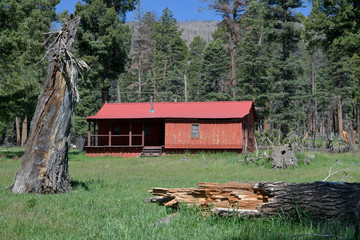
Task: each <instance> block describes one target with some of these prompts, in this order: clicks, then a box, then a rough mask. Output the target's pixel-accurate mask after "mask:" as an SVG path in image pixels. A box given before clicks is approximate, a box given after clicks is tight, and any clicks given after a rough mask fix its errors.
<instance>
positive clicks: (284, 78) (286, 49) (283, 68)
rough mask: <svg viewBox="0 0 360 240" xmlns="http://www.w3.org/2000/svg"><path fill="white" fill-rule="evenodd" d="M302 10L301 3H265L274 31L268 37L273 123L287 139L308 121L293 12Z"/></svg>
mask: <svg viewBox="0 0 360 240" xmlns="http://www.w3.org/2000/svg"><path fill="white" fill-rule="evenodd" d="M301 6H302V1H301V0H285V1H278V0H267V1H266V7H267V8H268V9H269V11H270V12H269V13H270V15H269V17H270V19H271V20H273V30H272V32H271V33H269V40H270V41H271V48H272V49H273V51H272V58H271V68H270V72H269V77H270V79H269V80H270V81H271V83H272V89H271V91H272V93H271V95H270V96H271V99H270V106H271V121H272V122H273V123H274V124H275V125H277V126H278V128H280V130H281V132H282V133H283V135H284V136H287V134H288V133H289V132H290V131H292V130H294V129H295V128H296V127H297V123H298V122H299V121H301V120H303V119H304V118H305V115H304V109H301V108H300V107H299V106H301V103H302V102H301V100H302V97H304V82H305V78H304V75H303V71H304V69H303V64H302V62H301V56H299V55H298V53H299V52H298V47H299V42H300V39H301V35H300V29H299V27H296V25H295V24H296V22H297V19H296V16H295V14H294V11H293V10H294V9H296V8H299V7H301Z"/></svg>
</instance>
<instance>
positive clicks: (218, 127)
mask: <svg viewBox="0 0 360 240" xmlns="http://www.w3.org/2000/svg"><path fill="white" fill-rule="evenodd" d="M192 124H199V137H198V138H192V136H191V126H192ZM241 133H242V124H241V122H240V120H238V121H205V120H198V121H193V120H187V121H186V120H184V121H181V120H167V121H166V123H165V148H166V149H187V148H188V149H241V148H242V144H241Z"/></svg>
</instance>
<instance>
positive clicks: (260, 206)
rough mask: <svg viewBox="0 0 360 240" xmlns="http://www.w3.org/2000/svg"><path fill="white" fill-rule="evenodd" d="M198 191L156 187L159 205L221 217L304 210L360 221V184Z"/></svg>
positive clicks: (209, 186) (231, 185)
mask: <svg viewBox="0 0 360 240" xmlns="http://www.w3.org/2000/svg"><path fill="white" fill-rule="evenodd" d="M197 186H198V187H197V188H158V187H156V188H153V189H152V190H150V191H149V192H150V193H152V194H153V195H155V196H158V197H153V198H148V199H146V200H145V202H157V203H159V204H161V205H164V206H167V207H173V208H177V207H178V206H179V203H182V202H184V203H187V204H188V205H195V206H201V207H203V208H204V209H209V210H212V211H213V212H215V213H217V214H219V215H221V216H229V215H237V216H239V215H247V216H261V215H274V214H278V213H285V214H290V215H291V214H294V213H295V212H299V210H300V211H302V212H303V213H305V214H307V215H311V216H313V217H315V218H322V219H335V218H340V219H345V220H352V221H353V220H355V221H356V220H357V218H358V214H359V211H360V183H333V182H314V183H284V182H258V183H256V182H228V183H198V184H197Z"/></svg>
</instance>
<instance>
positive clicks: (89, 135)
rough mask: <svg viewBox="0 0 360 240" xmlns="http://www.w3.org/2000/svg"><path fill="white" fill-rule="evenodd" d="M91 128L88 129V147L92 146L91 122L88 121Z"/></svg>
mask: <svg viewBox="0 0 360 240" xmlns="http://www.w3.org/2000/svg"><path fill="white" fill-rule="evenodd" d="M88 124H89V128H88V147H90V146H91V120H89V121H88Z"/></svg>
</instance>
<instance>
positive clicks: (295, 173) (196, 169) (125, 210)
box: [0, 149, 360, 239]
mask: <svg viewBox="0 0 360 240" xmlns="http://www.w3.org/2000/svg"><path fill="white" fill-rule="evenodd" d="M22 154H23V149H8V150H5V149H0V239H289V237H288V236H286V235H284V234H292V235H293V234H305V233H313V234H323V235H324V234H328V233H329V232H330V233H332V234H337V235H338V236H340V237H345V238H346V239H352V237H353V235H354V227H352V226H350V225H349V226H346V225H345V224H343V223H314V222H311V221H310V220H308V219H306V218H303V219H302V220H300V221H289V220H287V219H285V218H283V217H282V216H278V217H273V218H260V219H243V218H219V217H217V216H208V217H204V216H202V215H201V214H199V210H197V209H193V208H182V209H180V210H178V213H177V214H176V215H175V216H174V217H173V218H172V219H171V221H170V223H169V224H168V225H165V224H158V225H155V226H154V225H153V223H154V222H156V221H157V220H159V219H161V218H164V217H166V216H168V215H169V214H171V213H173V210H171V209H166V208H165V207H162V206H158V205H156V204H146V203H144V199H145V198H146V197H151V195H150V194H149V193H148V192H147V190H149V189H151V188H152V187H193V186H195V185H196V183H197V182H206V181H209V182H226V181H287V182H312V181H317V180H323V179H324V178H325V177H326V176H327V175H328V172H329V167H333V169H334V170H340V169H351V172H350V174H351V176H352V179H351V181H352V182H359V181H360V166H359V163H360V153H346V154H341V155H340V154H323V153H307V154H308V155H314V159H313V161H312V162H311V163H310V164H309V165H306V166H304V164H303V163H302V162H301V161H300V164H299V165H298V167H297V168H296V167H293V168H289V169H284V170H281V169H271V168H270V167H269V166H268V164H263V166H260V167H259V166H255V165H252V164H245V163H243V162H239V160H240V159H241V158H242V156H241V155H236V154H232V153H222V154H205V157H206V162H205V161H204V160H203V159H202V157H201V155H173V156H167V157H159V158H133V159H122V158H113V157H105V158H100V157H99V158H90V157H86V156H85V154H84V153H79V152H76V151H72V152H71V153H70V154H69V157H70V162H69V170H70V177H71V182H72V186H73V191H72V192H71V193H67V194H57V195H38V194H21V195H19V194H13V193H12V192H11V191H10V190H7V189H6V187H8V186H10V185H11V184H12V181H13V178H14V176H15V173H16V171H17V170H18V167H19V165H20V163H21V162H20V161H21V159H19V158H18V157H19V156H21V155H22ZM298 156H299V157H300V158H303V157H304V154H298ZM337 159H338V160H340V161H337V162H336V163H335V160H337ZM340 178H341V176H334V177H333V179H329V180H330V181H331V180H335V179H340ZM295 239H324V238H323V237H315V236H305V237H303V238H295ZM334 239H335V238H334Z"/></svg>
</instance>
